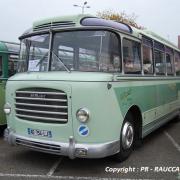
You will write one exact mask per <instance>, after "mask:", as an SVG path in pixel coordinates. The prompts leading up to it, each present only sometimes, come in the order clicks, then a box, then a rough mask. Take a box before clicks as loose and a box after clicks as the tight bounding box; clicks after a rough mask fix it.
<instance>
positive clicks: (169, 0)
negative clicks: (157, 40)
mask: <svg viewBox="0 0 180 180" xmlns="http://www.w3.org/2000/svg"><path fill="white" fill-rule="evenodd" d="M87 2H88V4H87V5H89V6H90V8H89V9H85V13H88V14H92V15H96V14H97V12H101V11H103V10H109V9H111V10H113V11H115V12H123V11H125V12H126V14H132V13H135V15H136V16H137V19H136V22H137V23H138V24H139V25H141V26H143V27H146V28H147V29H149V30H151V31H154V32H155V33H157V34H159V35H161V36H162V37H164V38H166V39H168V40H170V41H171V42H173V43H174V44H175V45H177V36H178V35H180V0H88V1H87ZM83 3H84V1H83V0H76V1H73V0H65V1H64V0H1V5H0V40H4V41H14V42H19V40H18V37H19V36H20V35H21V34H22V33H23V32H24V31H25V30H27V29H29V28H30V27H32V23H33V22H34V21H36V20H40V19H44V18H49V17H54V16H63V15H72V14H80V13H81V8H78V7H74V6H73V4H78V5H82V4H83Z"/></svg>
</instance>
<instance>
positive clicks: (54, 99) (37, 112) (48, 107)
mask: <svg viewBox="0 0 180 180" xmlns="http://www.w3.org/2000/svg"><path fill="white" fill-rule="evenodd" d="M15 111H16V116H17V117H18V118H20V119H23V120H29V121H36V122H44V123H48V122H49V123H51V122H52V123H66V122H67V121H68V101H67V94H66V93H65V92H64V91H61V90H55V89H48V88H25V89H18V90H17V91H16V96H15Z"/></svg>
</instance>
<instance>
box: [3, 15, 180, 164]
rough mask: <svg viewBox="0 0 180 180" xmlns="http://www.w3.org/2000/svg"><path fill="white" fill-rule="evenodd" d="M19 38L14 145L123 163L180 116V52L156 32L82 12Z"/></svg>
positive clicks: (10, 132)
mask: <svg viewBox="0 0 180 180" xmlns="http://www.w3.org/2000/svg"><path fill="white" fill-rule="evenodd" d="M20 40H21V50H20V64H19V68H18V71H19V73H17V74H16V75H15V76H13V77H11V78H10V79H9V80H8V82H7V90H6V104H5V106H4V111H5V113H6V117H7V121H8V127H7V129H6V131H5V134H4V135H5V139H6V140H7V141H8V143H9V144H11V145H22V146H26V147H28V148H30V149H33V150H37V151H41V152H46V153H52V154H58V155H63V156H69V157H70V158H72V159H73V158H76V157H79V158H102V157H106V156H111V155H115V156H116V158H117V159H118V160H120V161H122V160H124V159H126V158H127V157H128V156H129V155H130V153H131V151H132V150H133V147H134V146H136V145H137V144H138V143H139V142H141V140H142V138H144V137H145V136H147V135H148V134H149V133H151V132H152V131H154V130H155V129H157V128H158V127H160V126H161V125H163V124H164V123H166V122H167V121H169V120H171V119H172V118H173V117H175V116H178V115H179V108H180V77H179V75H180V50H179V49H178V48H177V47H176V46H174V45H173V44H172V43H170V42H168V41H167V40H165V39H163V38H161V37H159V36H158V35H156V34H155V33H152V32H150V31H147V30H138V29H135V28H133V27H130V26H128V25H127V24H123V23H119V22H115V21H111V20H105V19H100V18H97V17H94V16H90V15H77V16H66V17H57V18H50V19H46V20H42V21H38V22H35V23H34V24H33V27H32V28H31V29H30V30H28V31H26V32H25V33H24V34H23V35H22V36H21V37H20Z"/></svg>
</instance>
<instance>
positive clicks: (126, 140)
mask: <svg viewBox="0 0 180 180" xmlns="http://www.w3.org/2000/svg"><path fill="white" fill-rule="evenodd" d="M133 139H134V129H133V126H132V124H131V123H130V122H126V123H125V124H124V126H123V130H122V147H123V149H129V148H130V147H131V145H132V143H133Z"/></svg>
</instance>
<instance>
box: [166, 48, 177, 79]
mask: <svg viewBox="0 0 180 180" xmlns="http://www.w3.org/2000/svg"><path fill="white" fill-rule="evenodd" d="M169 50H170V51H172V54H171V53H169V52H168V51H169ZM166 55H169V56H170V57H171V56H172V59H170V60H171V68H172V72H171V73H168V71H167V56H166ZM165 64H166V75H167V76H174V73H175V69H174V49H172V48H170V47H168V46H165Z"/></svg>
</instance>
